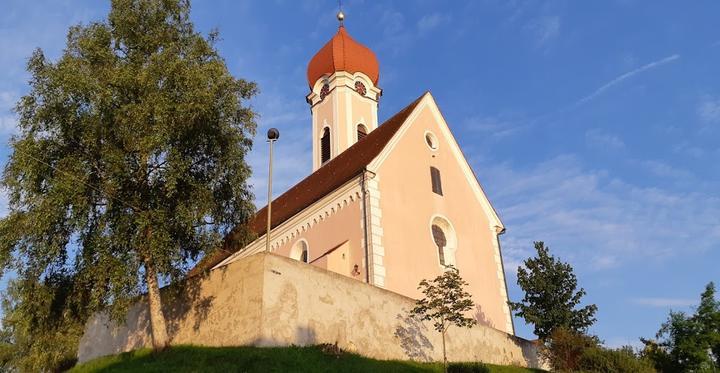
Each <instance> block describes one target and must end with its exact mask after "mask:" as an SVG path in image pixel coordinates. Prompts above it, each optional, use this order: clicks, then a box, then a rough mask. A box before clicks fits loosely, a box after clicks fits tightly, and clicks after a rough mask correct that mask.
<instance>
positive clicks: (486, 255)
mask: <svg viewBox="0 0 720 373" xmlns="http://www.w3.org/2000/svg"><path fill="white" fill-rule="evenodd" d="M378 82H379V64H378V63H377V59H376V58H375V55H374V54H373V53H372V51H370V50H369V49H367V48H366V47H364V46H362V45H360V44H359V43H357V42H356V41H354V40H353V39H352V38H351V37H350V36H349V35H348V34H347V31H346V30H345V29H344V27H342V26H341V27H340V29H339V31H338V33H337V34H336V35H335V36H334V37H333V38H332V39H331V40H330V41H329V42H328V44H326V45H325V46H324V47H323V48H322V49H321V50H320V51H319V52H318V54H317V55H316V56H315V57H313V59H312V60H311V62H310V64H309V66H308V85H309V87H310V89H311V92H310V93H309V94H308V95H307V97H306V100H307V102H308V104H309V105H310V107H311V112H312V125H311V127H310V128H309V130H311V131H312V133H313V136H312V137H313V155H312V156H313V173H312V174H310V175H309V176H308V177H307V178H306V179H304V180H302V181H301V182H300V183H298V184H297V185H296V186H294V187H292V188H291V189H290V190H288V191H287V192H285V193H284V194H282V195H281V196H279V197H277V198H275V200H274V201H273V209H272V211H273V214H272V230H271V234H270V242H271V252H273V253H275V254H279V255H282V256H287V257H290V258H293V259H296V260H298V261H302V262H306V263H307V264H308V265H312V266H316V267H319V268H322V269H325V270H328V271H332V272H335V273H338V274H341V275H343V276H346V277H349V278H352V279H355V280H357V281H361V282H367V283H369V284H371V285H373V286H377V287H380V288H384V289H386V290H389V291H393V292H396V293H399V294H401V295H405V296H408V297H412V298H418V297H420V295H421V294H420V293H419V291H418V290H417V285H418V283H419V282H420V281H421V280H422V279H432V278H434V277H436V276H438V275H440V274H441V273H443V271H444V270H445V269H446V267H447V266H449V265H453V266H455V267H456V268H458V269H459V271H460V274H461V276H462V277H463V278H464V279H465V280H466V281H467V282H468V283H469V288H468V291H469V292H470V293H471V294H472V296H473V300H474V302H475V303H476V310H475V312H474V315H473V316H475V317H476V318H477V319H478V321H479V322H480V323H481V324H484V325H486V326H490V327H492V328H495V329H498V330H500V331H503V332H506V333H508V334H514V327H513V324H512V318H511V314H510V310H509V308H508V304H507V302H508V295H507V287H506V280H505V272H504V268H503V263H502V255H501V250H500V243H499V235H500V234H502V233H503V232H504V230H505V228H504V226H503V224H502V222H501V221H500V219H499V217H498V215H497V213H496V211H495V210H494V209H493V207H492V205H491V204H490V202H489V201H488V199H487V196H486V195H485V193H484V191H483V190H482V188H481V186H480V184H479V182H478V180H477V178H476V176H475V174H474V172H473V170H472V168H471V167H470V165H469V164H468V162H467V160H466V159H465V157H464V155H463V153H462V151H461V149H460V147H459V146H458V144H457V141H456V140H455V138H454V136H453V134H452V132H451V131H450V128H449V126H448V124H447V123H446V122H445V119H444V117H443V116H442V114H441V112H440V110H439V108H438V106H437V104H436V102H435V100H434V98H433V97H432V95H431V94H430V93H429V92H427V93H425V94H423V95H422V96H420V97H419V98H418V99H417V100H415V101H414V102H413V103H411V104H410V105H408V106H407V107H406V108H405V109H403V110H401V111H400V112H398V113H397V114H396V115H395V116H393V117H392V118H390V119H388V120H387V121H386V122H385V123H383V124H378V120H377V107H378V102H379V100H380V97H381V95H382V93H383V92H382V90H381V89H380V88H379V87H377V84H378ZM265 219H267V210H266V209H261V210H260V211H259V212H258V214H257V216H256V218H255V220H254V221H253V222H251V224H250V228H251V229H252V230H254V231H255V232H257V234H258V238H257V239H256V240H255V241H253V242H251V243H249V244H247V245H243V246H242V247H240V245H239V244H236V243H233V241H232V239H231V238H229V239H228V240H227V242H226V248H225V250H224V251H222V252H221V253H220V254H218V255H216V256H215V257H213V258H209V259H208V260H205V261H204V262H202V263H201V264H200V265H199V267H198V268H197V269H196V271H200V270H207V269H217V268H222V267H224V266H227V265H228V264H230V263H232V262H235V261H237V260H239V259H241V258H245V257H248V256H250V255H252V254H255V253H258V252H262V251H264V250H265V235H264V227H265V221H266V220H265Z"/></svg>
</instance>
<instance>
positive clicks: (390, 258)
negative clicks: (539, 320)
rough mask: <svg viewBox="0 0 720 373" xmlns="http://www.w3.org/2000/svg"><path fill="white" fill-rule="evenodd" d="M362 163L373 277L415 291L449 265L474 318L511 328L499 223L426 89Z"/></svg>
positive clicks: (391, 286)
mask: <svg viewBox="0 0 720 373" xmlns="http://www.w3.org/2000/svg"><path fill="white" fill-rule="evenodd" d="M368 170H369V171H371V172H372V173H373V174H374V175H375V176H374V177H372V178H371V180H370V182H369V183H368V187H369V194H370V198H371V206H372V207H371V215H372V219H371V223H372V224H371V226H370V228H371V232H372V237H371V247H372V253H373V255H371V261H372V262H371V269H372V270H373V276H372V278H373V279H374V283H375V284H376V285H378V286H383V287H385V288H386V289H388V290H392V291H396V292H399V293H401V294H408V295H410V296H413V297H416V296H420V294H419V293H418V291H417V289H416V288H417V284H418V282H419V281H420V280H422V279H427V278H434V277H435V276H437V275H438V274H440V273H441V272H442V271H443V270H444V268H445V266H446V265H454V266H456V267H457V268H458V269H459V270H460V271H461V273H462V275H463V277H464V278H465V279H466V280H467V281H468V282H469V283H470V288H469V289H470V292H471V293H472V294H473V297H474V299H475V303H476V304H477V305H478V309H477V310H476V311H477V314H478V315H482V317H479V320H484V322H486V324H487V325H489V326H492V327H494V328H497V329H500V330H505V331H507V332H510V333H512V331H513V330H512V329H513V327H512V323H511V318H510V312H509V309H508V308H507V289H506V286H505V276H504V272H503V266H502V258H501V256H500V248H499V242H498V237H497V235H498V234H499V233H500V232H502V231H503V230H504V227H503V225H502V222H501V221H500V219H499V217H498V216H497V214H496V213H495V210H494V209H493V207H492V206H491V205H490V202H489V201H488V199H487V197H486V196H485V193H484V192H483V190H482V188H481V187H480V184H479V183H478V181H477V179H476V177H475V174H474V173H473V171H472V169H471V168H470V166H469V164H468V162H467V160H466V159H465V157H464V156H463V154H462V152H461V151H460V148H459V146H458V144H457V142H456V141H455V138H454V137H453V135H452V133H451V132H450V129H449V127H448V126H447V123H446V122H445V120H444V118H443V117H442V115H441V113H440V111H439V109H438V107H437V105H436V103H435V101H434V100H433V98H432V96H431V95H430V94H429V93H426V94H425V95H424V96H423V98H422V99H421V101H420V103H419V104H418V105H417V107H416V108H415V110H413V112H412V113H411V114H410V115H409V116H408V118H407V120H406V121H405V123H404V124H403V126H402V127H401V128H400V129H399V130H398V131H397V133H396V134H395V136H394V137H393V138H392V139H391V140H390V141H389V143H388V145H387V146H386V147H385V149H383V151H382V152H380V154H379V155H378V157H377V158H375V159H374V160H373V161H372V162H370V164H369V165H368Z"/></svg>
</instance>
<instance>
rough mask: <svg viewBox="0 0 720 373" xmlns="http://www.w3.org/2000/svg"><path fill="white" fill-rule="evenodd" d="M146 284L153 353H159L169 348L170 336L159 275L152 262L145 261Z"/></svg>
mask: <svg viewBox="0 0 720 373" xmlns="http://www.w3.org/2000/svg"><path fill="white" fill-rule="evenodd" d="M145 283H146V284H147V288H148V305H149V308H150V327H151V331H152V343H153V351H155V352H158V351H161V350H163V349H165V347H167V345H168V335H167V327H166V326H165V315H163V312H162V300H161V299H160V286H159V285H158V279H157V273H156V271H155V267H154V266H153V264H152V263H151V262H150V260H146V261H145Z"/></svg>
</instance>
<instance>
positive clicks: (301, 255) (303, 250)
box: [290, 240, 310, 263]
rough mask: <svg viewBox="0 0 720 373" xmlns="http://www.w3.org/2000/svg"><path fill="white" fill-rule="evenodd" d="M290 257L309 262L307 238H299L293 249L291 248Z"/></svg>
mask: <svg viewBox="0 0 720 373" xmlns="http://www.w3.org/2000/svg"><path fill="white" fill-rule="evenodd" d="M290 258H292V259H295V260H299V261H301V262H303V263H309V258H310V257H309V255H308V244H307V241H305V240H299V241H298V242H296V243H295V245H293V247H292V249H290Z"/></svg>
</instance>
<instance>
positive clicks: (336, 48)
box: [307, 26, 380, 89]
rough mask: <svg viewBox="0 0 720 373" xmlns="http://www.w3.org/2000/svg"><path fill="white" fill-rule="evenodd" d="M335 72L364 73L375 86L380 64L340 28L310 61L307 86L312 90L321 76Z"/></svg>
mask: <svg viewBox="0 0 720 373" xmlns="http://www.w3.org/2000/svg"><path fill="white" fill-rule="evenodd" d="M336 71H347V72H349V73H356V72H361V73H364V74H365V75H367V76H368V77H370V79H371V80H372V82H373V84H375V85H377V83H378V80H379V79H380V64H379V63H378V60H377V57H376V56H375V53H373V51H372V50H370V49H369V48H368V47H366V46H364V45H362V44H360V43H358V42H357V41H355V39H353V38H352V37H350V35H349V34H348V33H347V31H345V27H343V26H340V28H339V29H338V32H337V33H336V34H335V36H333V37H332V39H330V41H328V42H327V44H325V45H324V46H323V47H322V48H320V50H319V51H318V52H317V53H316V54H315V56H313V58H312V59H310V63H309V64H308V68H307V80H308V85H310V88H311V89H312V87H313V85H315V82H317V80H318V79H320V78H321V77H322V76H323V75H325V74H333V73H334V72H336Z"/></svg>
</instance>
